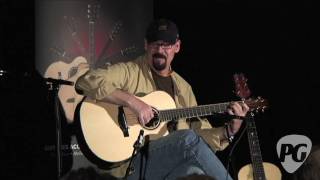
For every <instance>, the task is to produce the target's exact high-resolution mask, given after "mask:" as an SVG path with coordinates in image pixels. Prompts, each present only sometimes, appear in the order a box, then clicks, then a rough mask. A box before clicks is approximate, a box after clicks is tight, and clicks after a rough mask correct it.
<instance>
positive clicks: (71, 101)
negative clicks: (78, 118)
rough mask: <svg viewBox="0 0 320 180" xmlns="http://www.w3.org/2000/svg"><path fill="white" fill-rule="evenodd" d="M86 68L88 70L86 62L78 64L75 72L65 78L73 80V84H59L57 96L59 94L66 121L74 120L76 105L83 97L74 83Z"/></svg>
mask: <svg viewBox="0 0 320 180" xmlns="http://www.w3.org/2000/svg"><path fill="white" fill-rule="evenodd" d="M88 70H89V65H88V64H80V65H79V66H78V70H77V72H76V74H75V75H73V76H72V77H71V78H69V79H67V80H68V81H71V82H73V85H72V86H67V85H61V86H60V89H59V92H58V96H59V99H60V102H61V105H62V108H63V110H64V113H65V116H66V118H67V122H68V123H72V122H73V121H74V113H75V110H76V107H77V105H78V104H79V103H80V102H81V101H82V99H83V97H84V96H82V95H80V94H78V93H77V92H76V90H75V83H76V81H77V79H78V78H79V77H80V76H82V75H83V74H85V73H86V72H87V71H88Z"/></svg>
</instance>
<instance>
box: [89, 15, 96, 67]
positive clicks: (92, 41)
mask: <svg viewBox="0 0 320 180" xmlns="http://www.w3.org/2000/svg"><path fill="white" fill-rule="evenodd" d="M94 25H95V23H94V21H89V61H90V64H93V62H95V59H96V57H95V54H96V53H95V49H96V48H95V37H94V32H95V28H94Z"/></svg>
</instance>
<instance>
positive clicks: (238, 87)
mask: <svg viewBox="0 0 320 180" xmlns="http://www.w3.org/2000/svg"><path fill="white" fill-rule="evenodd" d="M233 80H234V83H235V93H236V94H237V96H238V97H240V98H241V99H247V98H248V97H250V96H251V91H250V89H249V87H248V85H247V81H248V79H247V78H246V77H245V76H244V74H243V73H240V74H234V75H233Z"/></svg>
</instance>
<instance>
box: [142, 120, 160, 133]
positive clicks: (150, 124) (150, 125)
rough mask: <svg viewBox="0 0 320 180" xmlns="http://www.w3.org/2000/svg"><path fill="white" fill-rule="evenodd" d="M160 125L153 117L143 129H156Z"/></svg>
mask: <svg viewBox="0 0 320 180" xmlns="http://www.w3.org/2000/svg"><path fill="white" fill-rule="evenodd" d="M159 125H160V120H159V118H158V117H154V118H153V119H151V120H150V121H149V122H148V123H147V124H145V125H144V126H143V127H144V128H146V129H150V130H152V129H156V128H157V127H158V126H159Z"/></svg>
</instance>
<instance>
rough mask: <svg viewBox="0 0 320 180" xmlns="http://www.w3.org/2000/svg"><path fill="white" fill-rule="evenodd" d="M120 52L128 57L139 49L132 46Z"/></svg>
mask: <svg viewBox="0 0 320 180" xmlns="http://www.w3.org/2000/svg"><path fill="white" fill-rule="evenodd" d="M120 52H121V55H122V56H128V55H129V54H133V53H135V52H137V48H136V47H135V46H130V47H127V48H125V49H122V50H121V51H120Z"/></svg>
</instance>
